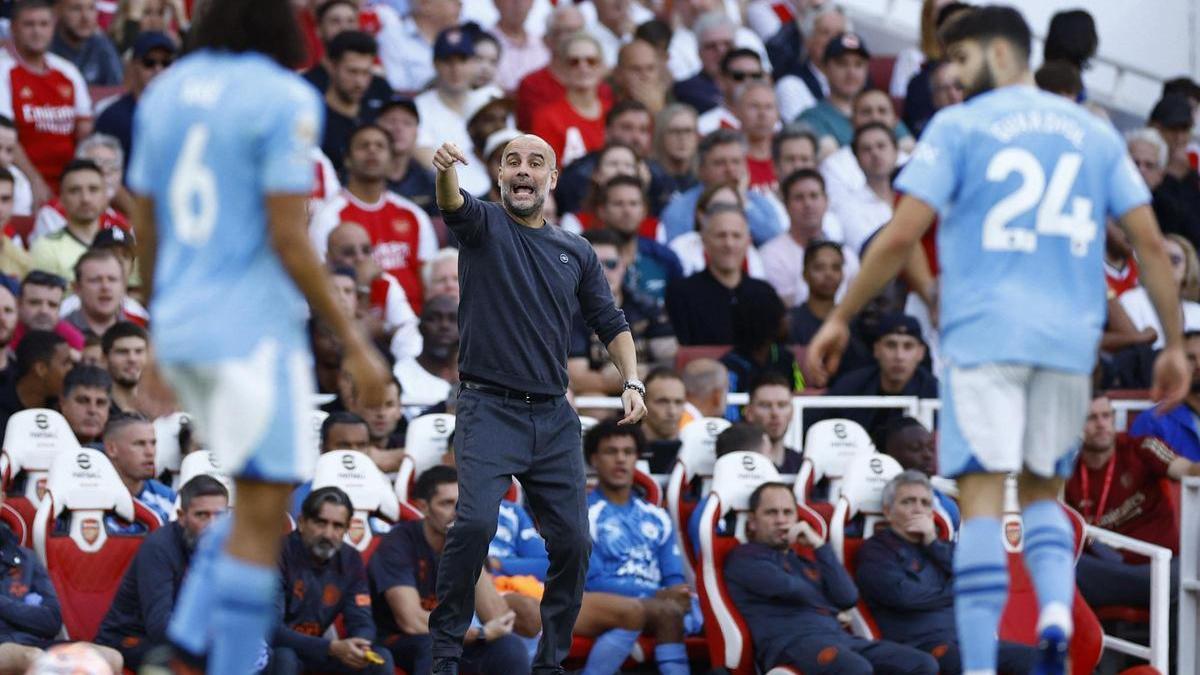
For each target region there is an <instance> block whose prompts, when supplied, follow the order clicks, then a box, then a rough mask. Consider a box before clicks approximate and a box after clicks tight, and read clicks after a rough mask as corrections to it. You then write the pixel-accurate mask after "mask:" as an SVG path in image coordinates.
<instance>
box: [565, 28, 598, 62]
mask: <svg viewBox="0 0 1200 675" xmlns="http://www.w3.org/2000/svg"><path fill="white" fill-rule="evenodd" d="M576 42H587V43H589V44H591V45H592V46H593V47H595V48H596V53H597V54H599V55H600V61H601V62H603V61H604V47H603V46H602V45H601V44H600V41H599V40H597V39H596V36H595V35H592V34H591V33H589V32H588V31H587V29H584V30H579V31H575V32H574V33H571V34H570V35H567V36H565V37H563V39H562V40H559V42H558V50H557V51H556V52H555V54H554V56H555V57H556V58H560V59H565V58H567V50H568V49H570V48H571V45H573V44H575V43H576Z"/></svg>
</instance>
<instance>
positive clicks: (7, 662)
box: [0, 642, 42, 675]
mask: <svg viewBox="0 0 1200 675" xmlns="http://www.w3.org/2000/svg"><path fill="white" fill-rule="evenodd" d="M41 654H42V650H40V649H38V648H37V647H28V646H26V645H19V644H17V643H15V642H5V643H4V644H0V675H9V674H10V673H12V674H14V675H21V673H24V672H25V671H26V670H28V669H29V666H30V665H31V664H32V663H33V661H34V659H36V658H37V657H39V656H41Z"/></svg>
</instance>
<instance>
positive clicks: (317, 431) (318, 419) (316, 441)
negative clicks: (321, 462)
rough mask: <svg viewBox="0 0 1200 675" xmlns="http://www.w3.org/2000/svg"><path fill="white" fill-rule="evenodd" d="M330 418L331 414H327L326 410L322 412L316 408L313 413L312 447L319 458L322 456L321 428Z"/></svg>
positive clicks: (314, 463) (314, 462)
mask: <svg viewBox="0 0 1200 675" xmlns="http://www.w3.org/2000/svg"><path fill="white" fill-rule="evenodd" d="M328 417H329V413H327V412H325V411H324V410H321V409H319V408H314V409H313V411H312V425H313V426H312V433H313V440H312V446H311V447H312V448H313V451H314V452H316V453H317V455H318V456H320V454H321V426H322V425H323V424H325V420H326V419H328ZM313 465H314V466H316V460H315V459H314V460H313Z"/></svg>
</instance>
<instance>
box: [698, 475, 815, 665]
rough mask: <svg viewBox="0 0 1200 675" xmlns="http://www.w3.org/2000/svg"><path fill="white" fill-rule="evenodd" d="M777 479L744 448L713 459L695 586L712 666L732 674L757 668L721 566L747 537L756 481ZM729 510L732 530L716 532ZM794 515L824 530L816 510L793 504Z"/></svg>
mask: <svg viewBox="0 0 1200 675" xmlns="http://www.w3.org/2000/svg"><path fill="white" fill-rule="evenodd" d="M778 480H779V472H778V471H776V470H775V467H774V466H773V465H772V464H771V462H770V461H765V459H764V458H763V457H762V456H760V455H757V454H755V453H747V452H735V453H731V454H729V455H726V456H724V457H722V458H720V459H718V460H717V462H716V466H715V468H714V470H713V485H712V492H711V498H710V499H709V500H708V501H707V502H706V503H705V507H704V512H703V513H702V514H701V515H700V562H699V566H698V568H699V574H697V578H696V590H697V592H698V593H699V595H700V607H701V609H702V610H703V612H704V632H705V636H706V637H707V638H708V649H709V657H710V659H711V662H712V664H713V666H714V667H716V668H724V669H726V670H728V671H729V672H730V673H731V674H732V675H754V674H755V673H756V672H758V669H757V668H756V667H755V663H754V649H753V648H752V646H751V642H750V632H749V630H748V629H747V627H746V623H745V621H744V620H743V619H742V615H741V613H740V612H738V610H737V608H736V607H735V606H734V604H733V602H732V600H731V599H730V597H729V591H728V589H727V588H726V586H725V578H724V575H723V574H722V570H723V569H724V567H725V558H726V557H727V556H728V555H729V552H730V551H732V550H733V549H734V548H735V547H736V546H737V545H738V544H741V543H744V542H745V541H746V536H745V528H746V512H747V509H748V508H749V500H750V494H751V493H753V492H754V490H755V488H757V487H758V486H759V485H762V484H763V483H765V482H768V481H778ZM731 512H732V513H733V514H734V529H733V533H732V534H728V535H719V534H718V526H719V524H720V523H721V521H722V520H725V519H726V517H727V516H728V514H730V513H731ZM797 515H798V516H799V518H800V519H801V520H803V521H805V522H807V523H808V524H809V525H811V526H812V527H813V529H815V530H816V531H817V532H818V533H819V534H821V535H822V536H825V535H826V526H825V521H824V520H823V519H822V518H821V516H820V515H818V514H817V512H815V511H813V510H812V509H810V508H809V507H807V506H805V505H804V504H803V503H798V504H797ZM795 672H796V671H795V670H794V669H792V668H787V667H784V668H772V669H770V670H769V671H768V675H776V674H777V673H795Z"/></svg>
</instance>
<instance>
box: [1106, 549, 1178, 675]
mask: <svg viewBox="0 0 1200 675" xmlns="http://www.w3.org/2000/svg"><path fill="white" fill-rule="evenodd" d="M1087 536H1088V537H1091V538H1093V539H1095V540H1096V541H1099V542H1100V543H1102V544H1106V545H1108V546H1111V547H1113V548H1115V549H1118V550H1125V551H1129V552H1131V553H1136V554H1138V555H1143V556H1146V557H1147V558H1149V559H1150V644H1149V645H1140V644H1137V643H1136V642H1130V641H1129V640H1125V639H1122V638H1119V637H1116V636H1113V635H1108V634H1107V633H1105V634H1104V648H1105V649H1111V650H1113V651H1115V652H1120V653H1122V654H1128V655H1130V656H1133V657H1134V658H1139V659H1145V660H1146V661H1148V662H1149V663H1150V665H1151V666H1154V667H1155V668H1157V669H1158V672H1160V673H1167V672H1169V671H1168V665H1167V664H1168V655H1169V654H1170V651H1171V650H1170V645H1171V550H1170V549H1168V548H1164V547H1162V546H1155V545H1154V544H1148V543H1146V542H1144V541H1142V540H1140V539H1134V538H1133V537H1127V536H1125V535H1123V534H1117V533H1116V532H1113V531H1111V530H1105V529H1103V528H1099V527H1096V526H1094V525H1088V527H1087ZM1180 552H1181V553H1182V549H1180ZM1179 644H1181V645H1182V644H1183V642H1182V641H1180V643H1179ZM1179 672H1181V673H1182V672H1195V671H1188V670H1180V671H1179Z"/></svg>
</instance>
